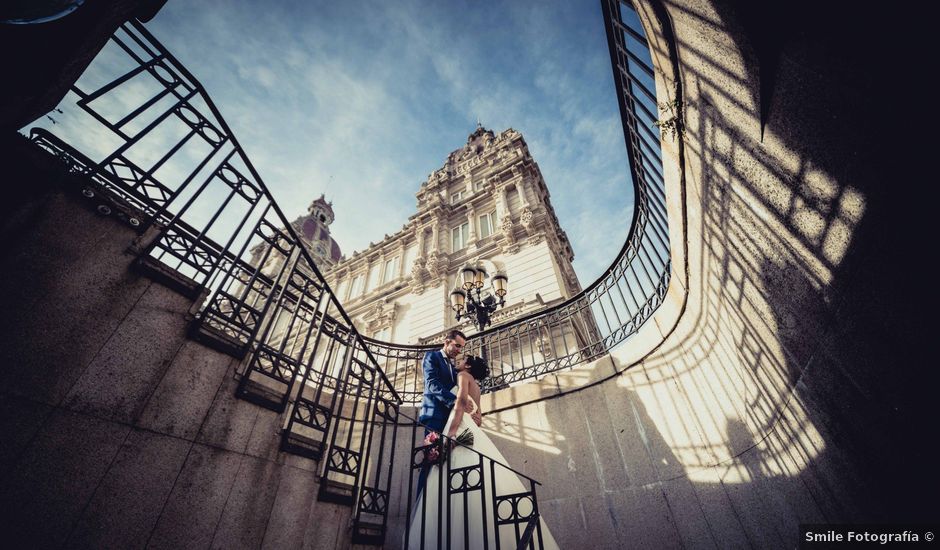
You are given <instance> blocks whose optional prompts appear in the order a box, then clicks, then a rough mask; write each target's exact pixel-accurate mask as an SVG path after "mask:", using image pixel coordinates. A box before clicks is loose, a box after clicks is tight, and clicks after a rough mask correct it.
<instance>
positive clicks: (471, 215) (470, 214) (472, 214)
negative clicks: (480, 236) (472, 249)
mask: <svg viewBox="0 0 940 550" xmlns="http://www.w3.org/2000/svg"><path fill="white" fill-rule="evenodd" d="M476 214H477V211H476V210H474V209H473V207H472V206H470V207H468V208H467V223H468V224H469V225H470V231H469V233H470V236H469V237H468V238H467V246H468V247H469V246H473V245H474V244H476V242H477V231H476V224H474V223H473V222H474V220H475V219H476Z"/></svg>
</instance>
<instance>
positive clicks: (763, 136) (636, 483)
mask: <svg viewBox="0 0 940 550" xmlns="http://www.w3.org/2000/svg"><path fill="white" fill-rule="evenodd" d="M773 7H774V6H770V7H769V8H768V9H770V8H773ZM800 7H801V6H799V5H797V6H794V7H792V8H791V7H789V6H788V7H787V8H786V10H787V11H789V10H791V9H792V10H793V11H794V12H795V13H794V14H791V15H788V16H786V17H783V18H782V19H781V20H780V22H779V23H778V24H779V25H781V26H785V25H793V26H792V27H790V28H789V29H787V30H785V31H778V32H781V33H782V34H780V35H775V36H771V37H769V38H768V37H767V36H761V33H765V34H768V33H769V34H772V35H773V34H774V33H773V32H772V31H771V30H770V29H769V28H768V26H770V25H773V24H772V23H770V22H768V21H767V20H766V18H764V19H760V18H758V19H760V20H759V21H758V24H757V26H756V27H755V26H754V25H755V20H754V19H749V18H748V16H749V15H753V14H749V13H747V12H748V10H747V6H744V5H743V3H734V2H732V3H716V4H711V3H709V2H704V1H703V2H684V3H682V5H681V6H680V5H676V4H673V3H667V4H666V8H665V9H666V13H667V14H668V18H669V20H671V23H672V25H673V28H674V31H675V37H676V46H677V53H678V60H677V61H678V64H677V65H678V74H677V75H676V76H678V79H679V81H680V82H681V86H682V89H683V90H684V93H683V96H682V99H683V103H684V107H685V124H686V130H685V136H684V142H683V144H682V147H681V148H680V146H679V144H678V143H677V142H674V141H672V140H669V139H666V140H665V141H664V143H663V148H664V153H665V157H666V159H665V162H666V164H667V166H665V169H666V173H667V197H668V198H669V203H670V204H669V212H670V226H671V227H670V231H671V237H672V242H673V261H674V266H675V273H674V278H673V281H672V286H671V288H670V295H669V298H668V300H667V304H666V305H665V306H664V307H663V308H662V309H661V310H660V311H658V312H657V314H656V315H655V317H654V319H653V320H651V322H649V323H647V325H646V326H644V328H643V330H642V331H641V334H640V335H637V336H636V337H634V338H632V339H630V340H627V341H626V342H625V343H624V344H622V345H621V347H620V348H618V349H616V350H614V352H613V353H612V354H611V355H610V356H609V357H605V358H603V359H601V360H599V361H596V362H594V363H592V364H589V365H584V366H581V367H579V368H576V369H573V370H570V371H566V372H562V373H557V374H556V375H554V376H548V377H545V378H543V379H542V380H540V381H539V382H537V383H533V384H528V385H524V386H520V387H516V388H510V389H509V390H506V391H505V392H501V393H500V394H495V395H492V396H489V399H488V403H487V406H488V407H489V408H490V410H495V411H497V412H494V413H492V414H489V415H488V416H487V417H486V419H485V424H484V427H485V428H488V429H489V430H490V432H491V434H492V436H493V437H494V439H496V440H497V441H498V442H500V448H501V450H502V451H503V453H504V454H505V455H506V457H507V459H508V460H509V462H510V463H511V464H515V465H519V466H521V467H522V468H524V471H525V472H526V473H527V474H528V475H531V476H532V477H534V478H536V479H539V480H544V481H545V484H544V487H543V488H540V492H539V503H540V506H541V507H542V512H543V514H544V515H545V516H546V518H547V521H548V524H549V525H550V526H551V527H552V531H553V533H555V536H556V537H557V538H558V539H559V542H560V543H561V545H562V546H563V547H572V548H573V547H587V546H590V547H591V548H622V547H624V546H625V545H626V546H628V547H641V548H650V547H656V548H660V547H715V546H717V547H746V546H751V547H761V548H763V547H791V548H792V547H794V546H796V545H797V544H798V542H799V524H802V523H826V522H832V523H840V522H855V523H863V522H907V523H912V522H917V521H921V522H927V521H935V520H936V517H937V506H936V504H935V503H934V502H935V501H934V499H933V497H932V494H931V492H932V491H933V489H931V488H936V487H937V486H940V484H938V482H937V475H936V472H935V467H934V466H933V465H932V464H931V461H930V459H929V456H928V453H927V451H926V450H925V445H926V443H925V437H929V435H928V434H930V433H933V432H935V429H933V428H931V426H930V424H931V422H932V420H931V419H932V418H933V417H934V416H935V414H934V413H931V412H929V411H928V404H929V403H930V402H931V398H930V396H929V395H926V393H927V389H928V388H930V387H932V386H930V385H929V384H926V382H925V380H924V379H923V374H924V370H925V368H924V367H925V363H923V362H921V361H919V360H918V359H917V358H916V357H915V356H916V355H917V354H916V351H915V350H917V349H918V348H919V347H920V346H921V344H918V342H921V341H922V340H921V336H918V334H922V333H923V332H924V331H923V329H922V328H921V329H918V327H917V325H918V321H917V319H918V318H923V314H922V313H921V314H919V313H918V310H919V309H920V308H919V307H918V306H917V305H916V304H914V303H913V302H914V301H915V298H914V296H913V294H917V291H914V290H913V288H912V287H910V286H908V285H907V284H905V282H904V281H905V280H908V277H909V274H908V269H909V267H906V266H909V265H910V261H911V260H912V259H913V258H916V257H917V256H919V255H920V254H921V253H922V251H918V250H917V246H918V245H917V244H916V239H914V238H913V235H914V234H913V233H910V232H908V230H905V229H903V227H905V225H904V224H902V220H903V216H902V215H901V214H900V210H899V209H896V208H895V205H896V202H895V201H897V200H898V199H897V198H896V197H892V196H891V194H890V193H891V191H893V189H891V187H890V186H891V182H892V178H891V177H890V174H888V173H887V172H886V168H887V167H886V164H885V160H886V159H885V158H884V157H883V156H882V155H883V154H884V150H883V142H884V140H885V139H887V135H889V134H885V133H881V132H882V129H883V128H884V125H883V124H882V121H881V119H880V117H879V111H880V110H881V109H883V108H884V104H883V103H882V99H883V98H884V96H882V95H879V93H878V92H879V91H880V90H881V88H880V87H878V86H876V85H875V84H874V79H875V77H873V76H871V75H870V73H871V71H872V70H873V67H874V66H878V64H879V63H886V64H889V63H890V61H892V60H891V59H890V55H889V53H888V52H889V50H888V49H885V50H883V51H874V50H876V48H874V47H873V46H872V45H871V44H870V43H868V42H866V41H865V37H866V33H868V32H869V31H873V30H874V29H875V28H876V27H877V26H878V25H877V24H876V23H875V22H874V21H873V19H874V17H873V16H872V14H860V13H856V12H852V11H848V10H843V11H839V10H837V9H836V8H834V7H825V8H818V7H816V6H813V8H812V9H810V7H809V6H802V7H804V8H806V10H805V11H803V12H801V11H800ZM640 11H641V12H642V13H643V14H644V16H645V21H644V23H645V25H646V26H647V29H648V32H649V34H650V35H651V37H652V39H651V42H652V43H653V45H654V52H653V54H654V59H655V60H656V64H657V66H658V69H660V71H659V72H658V74H657V87H658V93H659V95H660V98H661V101H662V98H663V97H665V94H669V96H670V97H672V93H673V90H674V89H675V88H674V84H675V81H674V80H673V78H672V75H673V74H674V73H673V72H672V70H671V67H670V65H671V60H670V56H669V50H668V44H667V40H668V36H667V35H666V34H665V33H664V32H663V29H662V27H660V25H659V24H658V23H657V21H658V18H657V15H656V13H655V10H654V9H653V8H652V7H651V5H650V4H648V3H646V2H642V3H640ZM771 12H773V9H771ZM804 18H805V19H804ZM768 41H769V42H768ZM775 64H776V65H775ZM768 80H769V82H768ZM768 94H769V96H768ZM679 166H681V168H682V170H681V171H679V170H678V169H677V168H678V167H679ZM910 284H914V285H915V286H916V283H915V281H914V280H913V279H912V280H910Z"/></svg>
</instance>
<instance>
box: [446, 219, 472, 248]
mask: <svg viewBox="0 0 940 550" xmlns="http://www.w3.org/2000/svg"><path fill="white" fill-rule="evenodd" d="M451 237H452V239H453V245H454V247H453V248H452V249H451V252H457V251H458V250H463V249H464V247H466V246H467V241H468V240H470V224H469V223H464V224H463V225H458V226H457V227H455V228H453V229H452V230H451Z"/></svg>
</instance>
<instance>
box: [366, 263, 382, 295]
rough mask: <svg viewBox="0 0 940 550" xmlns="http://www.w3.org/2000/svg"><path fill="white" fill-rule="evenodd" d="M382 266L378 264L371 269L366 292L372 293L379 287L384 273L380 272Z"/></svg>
mask: <svg viewBox="0 0 940 550" xmlns="http://www.w3.org/2000/svg"><path fill="white" fill-rule="evenodd" d="M379 269H381V266H379V263H378V262H375V263H374V264H372V266H371V267H370V268H369V278H368V279H367V280H366V290H367V291H369V292H372V291H373V290H375V288H376V287H377V286H379V276H381V275H382V272H381V271H379Z"/></svg>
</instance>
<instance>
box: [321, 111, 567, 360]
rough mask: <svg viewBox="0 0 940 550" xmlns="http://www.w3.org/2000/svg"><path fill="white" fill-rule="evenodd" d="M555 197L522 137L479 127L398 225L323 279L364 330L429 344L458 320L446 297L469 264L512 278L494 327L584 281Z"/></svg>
mask: <svg viewBox="0 0 940 550" xmlns="http://www.w3.org/2000/svg"><path fill="white" fill-rule="evenodd" d="M549 196H550V195H549V191H548V187H547V186H546V184H545V179H544V178H543V177H542V174H541V172H540V170H539V167H538V164H537V163H536V162H535V160H534V159H533V158H532V156H531V155H530V154H529V149H528V147H527V145H526V143H525V139H523V137H522V134H520V133H519V132H517V131H516V130H513V129H511V128H510V129H508V130H505V131H503V132H501V133H499V134H495V133H494V132H493V131H491V130H487V129H485V128H483V127H482V126H480V127H478V128H477V129H476V131H474V132H473V133H472V134H470V136H469V137H468V138H467V143H466V144H465V145H464V146H463V147H461V148H460V149H457V150H455V151H453V152H452V153H450V155H448V157H447V161H446V162H445V163H444V165H443V166H442V167H441V168H440V169H438V170H435V171H434V172H433V173H432V174H431V175H430V176H429V177H428V179H427V180H426V181H424V182H423V183H422V184H421V188H420V189H419V190H418V192H417V194H416V197H417V212H416V213H415V214H413V215H412V216H411V217H409V218H408V222H407V223H406V224H405V225H404V226H403V227H402V229H401V231H399V232H397V233H395V234H394V235H387V236H386V237H385V238H384V239H383V240H382V241H380V242H378V243H376V244H373V245H371V246H369V247H368V248H367V249H366V250H363V251H361V252H357V253H354V254H353V255H352V256H351V257H349V258H345V259H343V260H342V261H340V262H338V263H336V264H335V265H333V266H332V268H331V269H330V270H329V271H328V272H327V273H326V277H327V280H328V281H329V283H330V286H331V287H332V288H333V289H334V291H335V292H336V294H337V296H338V297H339V300H340V302H341V303H342V304H343V307H345V308H346V311H347V312H348V313H349V315H350V317H352V319H353V321H354V322H355V323H356V325H357V327H358V328H359V330H360V331H361V332H362V333H363V334H364V335H365V336H368V337H372V338H378V339H380V340H384V341H391V342H396V343H411V344H415V343H423V342H428V341H432V340H434V339H436V338H439V337H440V335H441V333H442V332H443V331H445V330H447V329H449V328H451V327H453V326H455V325H456V324H457V323H456V321H455V319H454V314H453V312H452V311H451V309H450V305H449V295H450V291H451V290H452V289H453V288H454V286H455V284H456V281H457V277H458V276H459V271H460V269H461V268H462V267H463V266H464V265H466V264H467V263H476V262H481V261H483V262H488V263H491V264H492V265H495V266H497V267H498V268H499V269H501V270H504V271H505V272H506V274H507V275H508V276H509V294H508V295H507V301H506V305H505V306H504V308H503V309H501V310H499V311H498V312H497V313H496V315H495V317H494V320H493V322H494V324H498V323H502V322H505V321H507V320H509V319H512V318H515V317H518V316H520V315H524V314H527V313H529V312H531V311H533V310H535V309H540V308H544V307H546V306H551V305H554V304H556V303H560V302H561V301H563V300H565V299H566V298H568V297H570V296H573V295H575V294H577V293H578V292H580V290H581V285H580V283H579V281H578V278H577V276H576V275H575V272H574V269H573V268H572V266H571V262H572V260H573V259H574V254H573V252H572V250H571V244H570V242H569V241H568V237H567V235H565V232H564V231H563V230H562V229H561V227H560V225H559V223H558V218H557V217H556V216H555V211H554V209H553V208H552V205H551V201H550V199H549ZM461 323H462V324H461V325H460V328H462V329H463V330H465V331H466V332H471V331H472V328H471V325H470V324H469V323H468V322H466V321H464V320H461Z"/></svg>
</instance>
